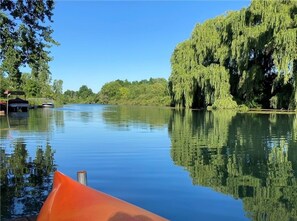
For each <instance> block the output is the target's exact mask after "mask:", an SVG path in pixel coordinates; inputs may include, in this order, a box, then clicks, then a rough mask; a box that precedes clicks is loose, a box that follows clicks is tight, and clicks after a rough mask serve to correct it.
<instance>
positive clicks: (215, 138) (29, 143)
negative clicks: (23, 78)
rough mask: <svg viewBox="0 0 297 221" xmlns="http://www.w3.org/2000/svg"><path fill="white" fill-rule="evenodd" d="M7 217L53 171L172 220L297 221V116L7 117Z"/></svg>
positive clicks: (101, 113) (33, 208)
mask: <svg viewBox="0 0 297 221" xmlns="http://www.w3.org/2000/svg"><path fill="white" fill-rule="evenodd" d="M0 120H1V143H0V145H1V218H2V219H6V218H11V217H19V216H22V215H31V214H37V213H38V211H39V209H40V207H41V206H42V202H43V200H44V199H45V197H46V196H47V194H48V192H49V191H50V189H51V181H52V171H54V170H55V169H57V170H59V171H61V172H63V173H64V174H66V175H68V176H70V177H72V178H73V179H76V173H77V171H80V170H86V171H87V173H88V186H90V187H92V188H95V189H97V190H100V191H103V192H106V193H108V194H111V195H113V196H115V197H118V198H120V199H123V200H125V201H128V202H130V203H133V204H135V205H138V206H140V207H142V208H144V209H147V210H149V211H152V212H154V213H156V214H159V215H161V216H163V217H166V218H168V219H170V220H173V221H174V220H176V221H185V220H187V221H190V220H211V221H213V220H216V221H217V220H228V221H232V220H234V221H235V220H236V221H239V220H263V221H266V220H267V221H268V220H269V221H272V220H275V221H279V220H282V221H284V220H288V221H289V220H290V221H291V220H297V116H296V115H294V114H290V115H289V114H288V115H285V114H279V115H278V114H250V113H245V114H243V113H235V112H232V111H219V112H202V111H191V110H187V111H185V110H184V111H182V110H173V109H169V108H156V107H131V106H107V105H66V106H64V107H62V108H53V109H36V110H30V111H29V113H28V116H27V117H26V116H23V117H9V118H8V119H7V117H6V116H2V117H1V118H0Z"/></svg>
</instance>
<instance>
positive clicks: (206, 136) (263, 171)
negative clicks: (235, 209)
mask: <svg viewBox="0 0 297 221" xmlns="http://www.w3.org/2000/svg"><path fill="white" fill-rule="evenodd" d="M296 117H297V115H275V114H269V115H250V114H239V113H238V114H236V113H235V112H228V111H224V112H206V113H204V112H192V111H174V112H173V114H172V116H171V119H170V123H169V134H170V137H171V145H172V147H171V156H172V159H173V161H174V163H175V164H176V165H179V166H182V167H184V168H185V169H186V170H187V171H189V173H190V176H191V178H192V181H193V184H194V185H200V186H206V187H211V188H212V189H214V190H216V191H218V192H221V193H224V194H226V195H232V196H233V197H234V198H236V199H238V198H240V199H241V200H242V201H243V204H244V209H245V212H246V216H247V217H249V218H251V219H252V220H270V221H272V220H275V221H278V220H297V179H296V177H297V139H296V138H297V137H296V134H297V130H296V129H297V128H296V126H297V118H296Z"/></svg>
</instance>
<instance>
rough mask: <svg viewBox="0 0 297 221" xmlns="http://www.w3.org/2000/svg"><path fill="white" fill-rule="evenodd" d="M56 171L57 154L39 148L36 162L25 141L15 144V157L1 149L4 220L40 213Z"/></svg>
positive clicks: (2, 213)
mask: <svg viewBox="0 0 297 221" xmlns="http://www.w3.org/2000/svg"><path fill="white" fill-rule="evenodd" d="M54 170H55V165H54V151H53V150H52V148H51V146H50V145H49V144H47V145H46V147H45V150H43V148H42V147H41V146H39V147H37V150H36V157H35V159H34V160H33V162H30V161H28V151H27V148H26V144H25V143H24V142H23V141H22V139H19V140H17V141H16V142H15V143H14V150H13V152H12V154H7V153H6V151H5V149H4V148H1V177H0V178H1V218H12V217H17V216H22V215H34V214H37V213H38V212H39V210H40V208H41V206H42V202H43V201H44V200H45V198H46V197H47V195H48V193H49V191H50V189H51V183H52V176H51V175H52V172H53V171H54Z"/></svg>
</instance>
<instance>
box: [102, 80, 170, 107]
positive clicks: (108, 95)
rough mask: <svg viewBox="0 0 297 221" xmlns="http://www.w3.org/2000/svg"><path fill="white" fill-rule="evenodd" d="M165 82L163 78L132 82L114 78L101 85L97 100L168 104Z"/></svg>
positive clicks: (114, 102)
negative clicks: (114, 79)
mask: <svg viewBox="0 0 297 221" xmlns="http://www.w3.org/2000/svg"><path fill="white" fill-rule="evenodd" d="M167 84H168V83H167V81H166V80H165V79H163V78H157V79H153V78H150V79H149V80H142V81H133V82H129V81H127V80H126V81H121V80H116V81H112V82H109V83H106V84H104V85H103V87H102V88H101V90H100V92H99V94H98V101H99V103H103V104H131V105H156V106H160V105H161V106H169V105H170V98H169V93H168V89H167Z"/></svg>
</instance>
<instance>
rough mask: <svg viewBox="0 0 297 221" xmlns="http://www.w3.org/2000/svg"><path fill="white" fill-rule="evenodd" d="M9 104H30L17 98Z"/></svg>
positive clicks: (9, 101)
mask: <svg viewBox="0 0 297 221" xmlns="http://www.w3.org/2000/svg"><path fill="white" fill-rule="evenodd" d="M8 103H9V104H11V103H19V104H28V103H29V102H28V101H26V100H23V99H21V98H18V97H17V98H15V99H10V100H8Z"/></svg>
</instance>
